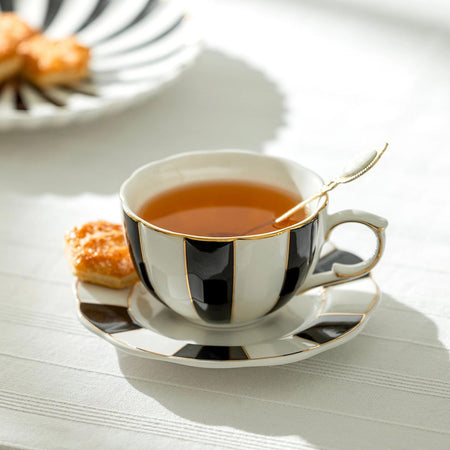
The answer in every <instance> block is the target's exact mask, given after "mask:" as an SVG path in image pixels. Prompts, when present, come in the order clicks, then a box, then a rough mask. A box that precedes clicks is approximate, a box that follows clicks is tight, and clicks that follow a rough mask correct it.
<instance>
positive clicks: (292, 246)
mask: <svg viewBox="0 0 450 450" xmlns="http://www.w3.org/2000/svg"><path fill="white" fill-rule="evenodd" d="M316 233H317V219H315V220H314V221H313V222H310V223H308V224H306V225H304V226H303V227H301V228H297V229H295V230H291V231H290V232H289V249H288V262H287V269H286V273H285V275H284V281H283V286H282V287H281V292H280V296H279V298H278V301H277V303H276V304H275V306H274V307H273V308H272V309H271V310H270V311H269V312H268V313H267V314H269V313H271V312H273V311H276V310H277V309H280V308H281V307H282V306H284V305H285V304H286V303H287V302H288V301H289V300H290V299H291V298H292V297H293V296H294V295H295V294H296V292H297V291H298V288H299V287H300V285H301V284H302V283H303V281H304V280H305V278H306V275H307V274H308V271H309V268H310V266H311V263H312V261H313V259H314V254H315V253H316Z"/></svg>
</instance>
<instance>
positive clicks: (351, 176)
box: [274, 144, 388, 223]
mask: <svg viewBox="0 0 450 450" xmlns="http://www.w3.org/2000/svg"><path fill="white" fill-rule="evenodd" d="M387 148H388V144H386V145H385V146H384V148H383V150H374V151H372V152H369V153H365V154H364V155H362V156H361V155H359V156H358V157H357V158H354V159H353V160H352V161H351V162H350V164H348V165H347V166H346V168H345V169H344V172H343V173H342V174H341V176H340V177H338V178H336V179H334V180H331V181H330V182H328V183H327V184H325V185H324V186H322V189H321V190H320V191H319V192H318V193H317V194H314V195H312V196H311V197H309V198H307V199H306V200H303V201H302V202H300V203H298V204H297V205H295V206H294V207H293V208H291V209H290V210H289V211H286V212H285V213H284V214H283V215H281V216H279V217H277V218H276V219H275V220H274V222H275V223H280V222H283V220H286V219H287V218H289V217H290V216H292V214H294V213H296V212H297V211H299V210H300V209H302V208H303V207H304V206H305V205H307V204H308V203H310V202H312V201H313V200H316V199H318V198H320V197H322V195H324V194H326V193H327V192H329V191H331V190H332V189H334V188H335V187H336V186H338V185H339V184H342V183H348V182H349V181H353V180H356V179H357V178H359V177H360V176H361V175H364V174H365V173H366V172H367V171H368V170H370V169H371V168H372V167H373V166H374V165H375V164H376V163H377V162H378V160H379V159H380V158H381V155H382V154H383V153H384V152H385V151H386V149H387Z"/></svg>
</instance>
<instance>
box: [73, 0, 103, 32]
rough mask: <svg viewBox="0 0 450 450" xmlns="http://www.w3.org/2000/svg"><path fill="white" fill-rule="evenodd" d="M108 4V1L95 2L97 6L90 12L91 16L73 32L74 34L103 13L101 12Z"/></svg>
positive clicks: (99, 0)
mask: <svg viewBox="0 0 450 450" xmlns="http://www.w3.org/2000/svg"><path fill="white" fill-rule="evenodd" d="M109 3H110V1H109V0H97V4H96V5H95V8H94V9H93V10H92V12H91V14H89V17H88V18H87V19H86V20H85V21H84V22H83V23H82V24H81V25H80V26H79V27H78V28H77V30H75V31H74V33H79V32H80V31H81V30H84V29H85V28H86V27H87V26H88V25H89V24H91V23H92V22H93V21H94V20H95V19H96V18H97V17H98V16H99V15H100V14H101V13H102V12H103V10H104V9H105V8H106V6H107V5H109Z"/></svg>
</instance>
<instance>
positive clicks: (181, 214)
mask: <svg viewBox="0 0 450 450" xmlns="http://www.w3.org/2000/svg"><path fill="white" fill-rule="evenodd" d="M301 201H302V198H301V196H300V195H298V194H295V193H292V192H290V191H287V190H284V189H280V188H278V187H275V186H271V185H268V184H263V183H254V182H248V181H240V180H223V181H203V182H196V183H189V184H185V185H182V186H178V187H175V188H172V189H169V190H167V191H164V192H162V193H160V194H158V195H156V196H154V197H151V198H150V199H149V200H148V201H147V202H146V203H145V204H144V205H143V207H142V208H141V209H140V211H139V216H140V217H141V218H143V219H144V220H146V221H147V222H150V223H151V224H153V225H156V226H158V227H160V228H164V229H166V230H170V231H175V232H177V233H182V234H192V235H197V236H210V237H214V236H221V237H225V236H243V235H246V234H247V232H248V230H251V229H252V228H254V227H256V226H258V225H261V224H264V223H267V222H270V221H273V220H275V219H276V218H277V217H278V216H280V215H281V214H283V213H284V212H286V211H287V210H289V209H290V208H292V207H293V206H295V205H296V204H297V203H299V202H301ZM307 215H308V213H307V211H306V209H302V210H300V211H298V212H297V213H296V214H295V215H293V216H292V217H291V218H289V219H287V220H286V221H285V222H283V223H282V224H278V225H275V224H270V225H266V226H264V227H261V228H259V229H258V230H257V231H253V232H251V233H249V234H262V233H267V232H271V231H275V230H279V229H280V228H283V227H286V226H289V225H293V224H295V223H297V222H300V221H301V220H303V219H305V218H306V217H307Z"/></svg>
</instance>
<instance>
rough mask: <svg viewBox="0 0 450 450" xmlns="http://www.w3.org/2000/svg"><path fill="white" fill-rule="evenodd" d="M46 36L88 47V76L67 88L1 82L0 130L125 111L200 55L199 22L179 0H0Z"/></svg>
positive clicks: (0, 5)
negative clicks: (74, 38) (70, 39)
mask: <svg viewBox="0 0 450 450" xmlns="http://www.w3.org/2000/svg"><path fill="white" fill-rule="evenodd" d="M5 11H14V12H16V13H17V14H19V15H20V16H21V17H22V18H23V19H25V20H26V21H27V23H28V24H29V25H30V26H32V27H34V28H37V29H41V30H42V31H43V33H44V34H45V35H47V36H49V37H50V38H55V39H59V38H62V37H65V36H69V35H73V34H75V35H76V36H77V38H78V40H79V41H80V42H81V43H82V44H83V45H86V46H88V47H89V48H90V49H91V54H92V57H91V62H90V77H89V79H86V80H84V81H83V82H81V83H79V84H77V85H76V86H72V87H55V88H49V89H45V90H42V89H39V88H38V87H36V86H33V85H31V84H29V83H26V82H23V81H21V82H18V81H17V80H15V81H12V82H6V83H4V84H3V85H0V130H1V129H10V128H38V127H42V126H48V125H63V124H67V123H71V122H79V121H86V120H90V119H93V118H95V117H99V116H101V115H103V114H106V113H111V112H114V111H120V110H123V109H125V108H127V107H129V106H131V105H132V104H135V103H138V102H141V101H143V100H145V99H147V98H148V97H150V96H151V95H153V94H154V93H156V92H157V91H158V90H160V89H161V88H162V87H163V86H165V85H166V84H167V83H169V82H170V81H172V80H174V79H175V78H176V77H177V76H178V75H179V74H180V73H181V72H182V71H183V69H185V68H186V67H187V66H188V65H189V64H190V63H192V62H193V61H194V59H195V58H196V56H197V55H198V54H199V52H200V48H201V45H200V34H199V31H198V27H197V26H196V25H195V23H194V21H193V20H192V19H191V18H190V17H189V15H188V14H187V13H186V12H185V10H184V9H183V4H181V3H180V2H179V1H177V0H133V1H123V0H21V1H17V0H0V12H5Z"/></svg>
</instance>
